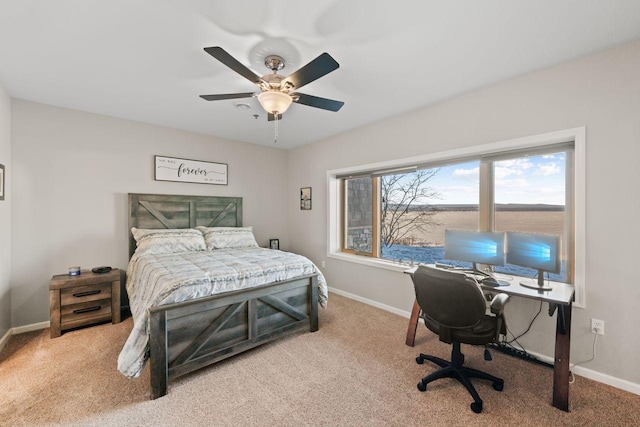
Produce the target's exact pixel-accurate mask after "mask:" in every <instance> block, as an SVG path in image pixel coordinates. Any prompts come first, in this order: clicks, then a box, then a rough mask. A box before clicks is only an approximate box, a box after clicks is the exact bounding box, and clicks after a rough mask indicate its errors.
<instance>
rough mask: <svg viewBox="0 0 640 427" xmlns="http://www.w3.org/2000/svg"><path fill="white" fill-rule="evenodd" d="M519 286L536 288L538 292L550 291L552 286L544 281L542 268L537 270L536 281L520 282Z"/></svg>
mask: <svg viewBox="0 0 640 427" xmlns="http://www.w3.org/2000/svg"><path fill="white" fill-rule="evenodd" d="M520 286H524V287H525V288H530V289H536V290H537V291H538V292H544V291H550V290H552V289H553V286H551V285H548V284H545V283H544V270H538V283H527V282H520Z"/></svg>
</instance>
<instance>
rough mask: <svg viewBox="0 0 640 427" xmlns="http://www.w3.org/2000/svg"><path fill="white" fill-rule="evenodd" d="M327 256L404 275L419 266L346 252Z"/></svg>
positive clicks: (332, 253)
mask: <svg viewBox="0 0 640 427" xmlns="http://www.w3.org/2000/svg"><path fill="white" fill-rule="evenodd" d="M327 256H328V257H329V258H333V259H339V260H341V261H347V262H353V263H356V264H362V265H367V266H369V267H375V268H382V269H384V270H391V271H397V272H399V273H404V272H405V271H406V270H409V269H411V268H414V267H416V266H417V265H416V264H409V263H400V262H393V261H389V260H386V259H382V258H373V257H367V256H363V255H354V254H349V253H344V252H331V253H329V254H328V255H327Z"/></svg>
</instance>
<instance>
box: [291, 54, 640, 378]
mask: <svg viewBox="0 0 640 427" xmlns="http://www.w3.org/2000/svg"><path fill="white" fill-rule="evenodd" d="M347 107H348V106H345V108H347ZM580 126H586V129H587V142H586V145H587V150H586V151H587V153H586V156H587V165H586V169H587V182H586V188H587V190H586V193H587V194H586V204H587V207H586V213H585V214H586V229H587V233H586V242H587V247H586V250H587V259H586V265H587V269H586V304H587V305H586V308H584V309H579V308H575V309H574V310H573V328H572V340H571V341H572V344H571V345H572V349H571V355H572V357H571V361H572V362H578V361H582V360H585V359H588V358H589V357H590V356H591V348H592V342H593V335H592V334H590V333H589V326H590V318H592V317H594V318H598V319H602V320H604V321H605V323H606V326H605V330H606V335H605V336H604V337H601V339H600V340H599V341H598V351H597V357H596V359H595V360H594V361H593V362H590V363H588V364H586V365H584V367H585V368H588V369H591V370H593V371H596V372H597V373H599V374H602V375H606V376H611V377H614V379H622V380H626V381H630V382H631V383H633V384H635V387H640V386H638V385H639V384H640V369H638V365H637V360H636V359H637V357H635V355H637V354H639V353H640V340H638V336H639V335H638V331H637V326H638V325H639V324H640V310H639V309H638V304H640V284H639V281H638V279H637V272H636V271H637V266H636V264H635V263H637V262H638V259H639V256H640V250H639V249H638V242H639V241H640V221H638V216H639V215H640V197H639V195H638V189H637V185H638V183H639V182H640V167H638V161H639V158H640V148H639V147H640V42H635V43H632V44H629V45H626V46H622V47H619V48H616V49H612V50H609V51H605V52H602V53H599V54H596V55H593V56H590V57H586V58H583V59H581V60H577V61H573V62H569V63H565V64H562V65H560V66H556V67H553V68H550V69H546V70H542V71H539V72H536V73H532V74H529V75H525V76H521V77H519V78H515V79H512V80H509V81H506V82H503V83H499V84H496V85H492V86H490V87H487V88H484V89H481V90H477V91H473V92H470V93H466V94H463V95H461V96H458V97H455V98H453V99H450V100H447V101H445V102H442V103H439V104H437V105H433V106H431V107H429V108H425V109H421V110H418V111H414V112H410V113H407V114H403V115H400V116H397V117H395V118H392V119H389V120H385V121H382V122H379V123H375V124H372V125H369V126H365V127H362V128H360V129H357V130H355V131H352V132H349V133H346V134H342V135H339V136H336V137H334V138H331V139H328V140H326V141H322V142H319V143H315V144H312V145H309V146H304V147H301V148H298V149H296V150H293V151H291V152H290V153H289V165H290V174H289V177H290V183H289V187H290V188H289V191H290V192H294V191H296V190H297V189H298V188H299V187H302V186H312V187H313V210H312V211H310V212H309V211H300V210H299V209H298V207H297V206H296V205H295V204H294V203H293V202H291V203H289V204H288V207H289V210H290V236H291V238H292V242H291V246H292V249H293V250H295V251H297V252H300V253H303V254H305V255H307V256H309V257H310V258H311V259H312V260H313V261H315V262H316V263H317V264H318V265H320V264H321V262H322V261H323V260H324V261H326V268H325V269H324V273H325V275H326V277H327V281H328V284H329V286H330V287H333V288H336V289H339V290H342V291H345V292H349V293H352V294H355V295H357V296H359V297H361V298H366V299H370V300H373V301H375V302H377V303H381V304H385V305H388V306H391V307H393V308H396V309H398V310H403V311H410V309H411V305H412V303H413V299H414V296H413V289H412V284H411V282H410V279H409V278H408V277H407V276H406V275H403V274H402V273H395V272H393V271H388V270H382V269H378V268H374V267H368V266H363V265H358V264H353V263H349V262H346V261H341V260H336V259H330V258H326V254H327V188H326V187H327V183H326V171H327V170H331V169H338V168H343V167H348V166H355V165H361V164H366V163H374V162H381V161H386V160H391V159H400V158H405V157H409V156H414V155H424V154H428V153H435V152H440V151H446V150H451V149H455V148H463V147H469V146H473V145H478V144H484V143H491V142H498V141H505V140H509V139H513V138H519V137H525V136H530V135H536V134H543V133H547V132H552V131H557V130H562V129H569V128H574V127H580ZM330 303H331V302H329V304H330ZM538 306H539V305H538V303H535V302H533V301H527V300H522V299H520V300H517V299H515V298H513V299H512V300H511V302H510V303H509V305H508V306H507V307H508V311H507V314H508V316H509V319H508V321H509V325H510V327H511V329H512V330H513V331H515V332H520V331H524V329H525V328H526V326H527V324H528V323H529V321H530V320H531V319H532V318H533V315H534V314H535V313H536V312H537V310H538ZM544 310H546V307H544V309H543V313H545V311H544ZM554 331H555V325H554V319H552V318H549V316H547V315H543V316H540V318H538V320H536V322H535V323H534V325H533V328H532V331H531V332H530V333H529V334H527V336H525V337H524V338H523V339H521V340H520V341H521V342H522V343H523V344H524V345H525V346H526V347H527V348H528V349H529V350H531V351H534V352H537V353H540V354H543V355H547V356H550V357H553V344H554ZM419 333H420V332H419ZM422 333H424V332H422ZM403 341H404V337H402V336H399V337H398V345H402V344H401V343H402V342H403ZM636 389H638V388H636Z"/></svg>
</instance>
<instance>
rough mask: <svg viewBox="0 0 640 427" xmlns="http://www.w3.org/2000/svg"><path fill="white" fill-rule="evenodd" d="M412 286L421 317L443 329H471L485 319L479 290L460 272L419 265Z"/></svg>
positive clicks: (472, 281) (482, 298)
mask: <svg viewBox="0 0 640 427" xmlns="http://www.w3.org/2000/svg"><path fill="white" fill-rule="evenodd" d="M413 283H414V287H415V290H416V299H417V301H418V304H419V305H420V308H421V309H422V312H423V314H424V315H425V316H426V317H428V318H429V319H430V320H433V321H434V322H436V323H438V324H440V325H442V326H444V327H445V328H453V329H456V328H460V329H462V328H471V327H473V326H476V325H477V324H478V323H479V322H480V321H481V320H482V319H483V318H484V316H485V311H486V301H485V299H484V296H483V294H482V291H481V290H480V287H479V286H478V284H477V283H476V282H475V281H474V280H473V279H471V278H469V277H467V276H465V275H464V274H462V273H458V272H452V271H446V270H440V269H436V268H430V267H425V266H420V267H418V269H417V270H416V271H415V273H413Z"/></svg>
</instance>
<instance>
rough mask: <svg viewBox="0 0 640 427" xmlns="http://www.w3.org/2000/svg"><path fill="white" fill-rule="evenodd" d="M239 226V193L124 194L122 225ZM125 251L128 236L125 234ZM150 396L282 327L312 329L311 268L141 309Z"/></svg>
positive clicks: (314, 290) (314, 295)
mask: <svg viewBox="0 0 640 427" xmlns="http://www.w3.org/2000/svg"><path fill="white" fill-rule="evenodd" d="M199 225H202V226H206V227H216V226H217V227H240V226H242V198H239V197H210V196H175V195H160V194H129V229H131V227H136V228H193V227H196V226H199ZM129 237H130V240H129V252H130V254H129V255H130V256H131V255H132V254H133V252H134V251H135V245H136V243H135V240H134V239H133V236H131V235H130V236H129ZM149 315H150V335H149V347H150V357H149V362H150V365H151V398H152V399H156V398H158V397H161V396H164V395H165V394H167V384H168V382H169V380H172V379H174V378H176V377H178V376H181V375H184V374H187V373H189V372H192V371H195V370H196V369H200V368H202V367H204V366H208V365H211V364H213V363H216V362H218V361H220V360H223V359H226V358H227V357H231V356H234V355H236V354H239V353H242V352H244V351H246V350H249V349H251V348H254V347H257V346H259V345H261V344H264V343H267V342H270V341H273V340H275V339H277V338H279V337H281V336H283V335H286V334H289V333H292V332H294V331H299V330H303V329H309V330H310V331H311V332H314V331H317V330H318V275H317V274H313V275H307V276H300V277H296V278H293V279H290V280H285V281H280V282H275V283H271V284H268V285H263V286H258V287H254V288H249V289H244V290H239V291H233V292H227V293H224V294H220V295H214V296H210V297H205V298H199V299H196V300H192V301H185V302H181V303H175V304H167V305H161V306H154V307H151V308H150V309H149Z"/></svg>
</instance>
